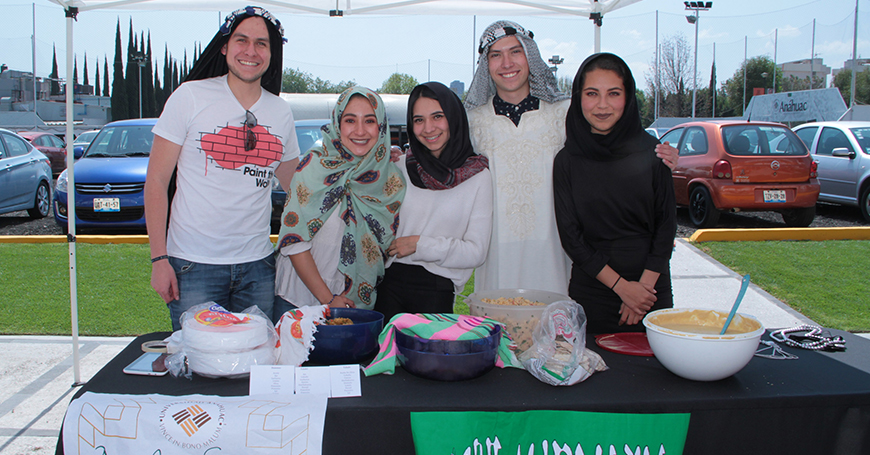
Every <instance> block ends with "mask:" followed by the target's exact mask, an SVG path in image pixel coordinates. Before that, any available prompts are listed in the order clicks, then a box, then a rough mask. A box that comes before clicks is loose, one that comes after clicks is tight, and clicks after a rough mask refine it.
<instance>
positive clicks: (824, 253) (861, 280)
mask: <svg viewBox="0 0 870 455" xmlns="http://www.w3.org/2000/svg"><path fill="white" fill-rule="evenodd" d="M695 246H697V247H698V248H700V249H701V250H702V251H704V252H706V253H707V254H709V255H710V256H712V257H713V258H715V259H716V260H717V261H719V262H721V263H722V264H724V265H725V266H727V267H728V268H730V269H732V270H734V271H735V272H737V273H739V274H741V275H743V274H747V273H748V274H750V275H751V276H752V282H753V283H755V284H757V285H758V286H760V287H761V288H762V289H764V290H765V291H767V292H768V293H770V294H771V295H773V296H774V297H776V298H777V299H779V300H781V301H782V302H784V303H787V304H788V305H789V306H791V307H792V308H794V309H795V310H797V311H799V312H800V313H801V314H803V315H804V316H806V317H808V318H810V319H812V320H813V321H816V322H817V323H819V324H820V325H822V326H824V327H831V328H836V329H841V330H847V331H851V332H870V286H868V282H870V281H868V278H867V276H868V272H870V241H864V240H831V241H825V242H808V241H799V242H707V243H700V244H696V245H695Z"/></svg>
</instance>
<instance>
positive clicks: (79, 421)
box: [63, 392, 327, 455]
mask: <svg viewBox="0 0 870 455" xmlns="http://www.w3.org/2000/svg"><path fill="white" fill-rule="evenodd" d="M326 402H327V396H326V395H292V396H288V395H281V396H276V395H268V396H266V395H259V396H247V397H220V396H211V395H186V396H178V397H175V396H168V395H156V394H153V395H119V394H100V393H92V392H86V393H84V394H82V396H81V397H79V398H76V399H75V400H73V401H72V403H70V405H69V408H68V409H67V412H66V417H65V418H64V422H63V449H64V454H66V455H81V454H94V453H100V454H106V455H113V454H125V455H126V454H133V453H147V454H155V453H159V454H162V455H169V454H205V453H238V454H282V455H283V454H287V455H298V454H303V453H304V454H305V455H319V454H320V453H321V448H322V445H323V444H322V443H323V423H324V419H325V418H326ZM213 449H217V450H213Z"/></svg>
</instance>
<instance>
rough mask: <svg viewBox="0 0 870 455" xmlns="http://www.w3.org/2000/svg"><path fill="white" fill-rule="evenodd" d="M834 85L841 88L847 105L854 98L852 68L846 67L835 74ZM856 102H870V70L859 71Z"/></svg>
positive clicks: (856, 82) (841, 93) (856, 83)
mask: <svg viewBox="0 0 870 455" xmlns="http://www.w3.org/2000/svg"><path fill="white" fill-rule="evenodd" d="M833 86H834V87H837V88H838V89H840V95H841V96H842V97H843V101H845V102H846V106H848V105H849V102H850V101H851V98H852V70H848V69H844V70H842V71H840V72H839V73H837V75H836V76H834V81H833ZM855 102H856V103H858V104H870V71H868V70H864V71H861V72H859V73H858V75H857V77H856V79H855Z"/></svg>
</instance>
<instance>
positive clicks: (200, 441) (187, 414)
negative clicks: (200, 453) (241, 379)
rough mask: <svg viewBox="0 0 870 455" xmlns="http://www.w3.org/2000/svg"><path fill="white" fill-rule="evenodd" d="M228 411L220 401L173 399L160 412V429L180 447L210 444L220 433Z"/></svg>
mask: <svg viewBox="0 0 870 455" xmlns="http://www.w3.org/2000/svg"><path fill="white" fill-rule="evenodd" d="M225 413H226V410H225V409H224V406H223V405H221V404H220V403H212V402H207V401H203V402H199V403H191V402H189V401H179V402H177V403H170V404H168V405H166V406H165V407H164V408H163V409H162V410H161V412H160V429H161V430H162V431H163V433H164V435H165V437H166V439H167V440H168V441H170V442H171V443H173V444H175V445H176V446H178V447H182V448H201V447H208V446H209V444H212V443H214V442H215V441H216V440H217V438H218V436H219V435H220V431H221V429H222V426H223V422H224V418H225Z"/></svg>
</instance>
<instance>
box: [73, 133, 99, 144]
mask: <svg viewBox="0 0 870 455" xmlns="http://www.w3.org/2000/svg"><path fill="white" fill-rule="evenodd" d="M98 133H99V131H88V132H87V133H82V134H79V137H77V138H76V140H75V141H74V142H73V143H74V144H90V143H91V141H92V140H94V136H96V135H97V134H98Z"/></svg>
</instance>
